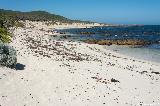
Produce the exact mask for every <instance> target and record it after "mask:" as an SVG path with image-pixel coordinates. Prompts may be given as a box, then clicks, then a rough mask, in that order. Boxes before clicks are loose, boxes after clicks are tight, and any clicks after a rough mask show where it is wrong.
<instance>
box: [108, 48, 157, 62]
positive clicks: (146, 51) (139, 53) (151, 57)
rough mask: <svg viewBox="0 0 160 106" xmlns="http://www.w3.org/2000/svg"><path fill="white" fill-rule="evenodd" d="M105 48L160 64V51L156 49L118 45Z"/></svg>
mask: <svg viewBox="0 0 160 106" xmlns="http://www.w3.org/2000/svg"><path fill="white" fill-rule="evenodd" d="M105 48H106V49H108V50H111V51H114V52H117V53H120V54H124V55H127V56H131V57H135V58H137V59H141V60H147V61H153V62H157V63H160V50H159V49H155V48H154V49H153V48H148V47H137V48H132V47H128V46H117V45H112V46H105Z"/></svg>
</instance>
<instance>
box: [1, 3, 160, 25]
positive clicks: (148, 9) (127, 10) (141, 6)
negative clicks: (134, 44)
mask: <svg viewBox="0 0 160 106" xmlns="http://www.w3.org/2000/svg"><path fill="white" fill-rule="evenodd" d="M0 8H1V9H7V10H10V9H11V10H19V11H35V10H45V11H48V12H50V13H54V14H58V15H63V16H65V17H67V18H70V19H79V20H89V21H95V22H102V23H110V24H145V25H147V24H148V25H160V0H0Z"/></svg>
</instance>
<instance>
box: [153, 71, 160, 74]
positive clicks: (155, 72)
mask: <svg viewBox="0 0 160 106" xmlns="http://www.w3.org/2000/svg"><path fill="white" fill-rule="evenodd" d="M151 73H154V74H160V72H154V71H152V72H151Z"/></svg>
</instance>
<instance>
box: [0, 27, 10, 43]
mask: <svg viewBox="0 0 160 106" xmlns="http://www.w3.org/2000/svg"><path fill="white" fill-rule="evenodd" d="M10 41H11V35H10V33H8V32H7V30H6V29H5V28H0V42H3V43H9V42H10Z"/></svg>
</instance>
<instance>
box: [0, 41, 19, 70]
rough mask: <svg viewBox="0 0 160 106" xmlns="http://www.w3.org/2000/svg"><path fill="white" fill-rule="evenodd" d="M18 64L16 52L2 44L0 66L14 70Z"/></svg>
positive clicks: (0, 44)
mask: <svg viewBox="0 0 160 106" xmlns="http://www.w3.org/2000/svg"><path fill="white" fill-rule="evenodd" d="M16 63H17V57H16V50H15V49H14V48H13V47H11V46H9V45H7V44H3V43H0V65H1V66H6V67H10V68H14V67H15V65H16Z"/></svg>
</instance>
